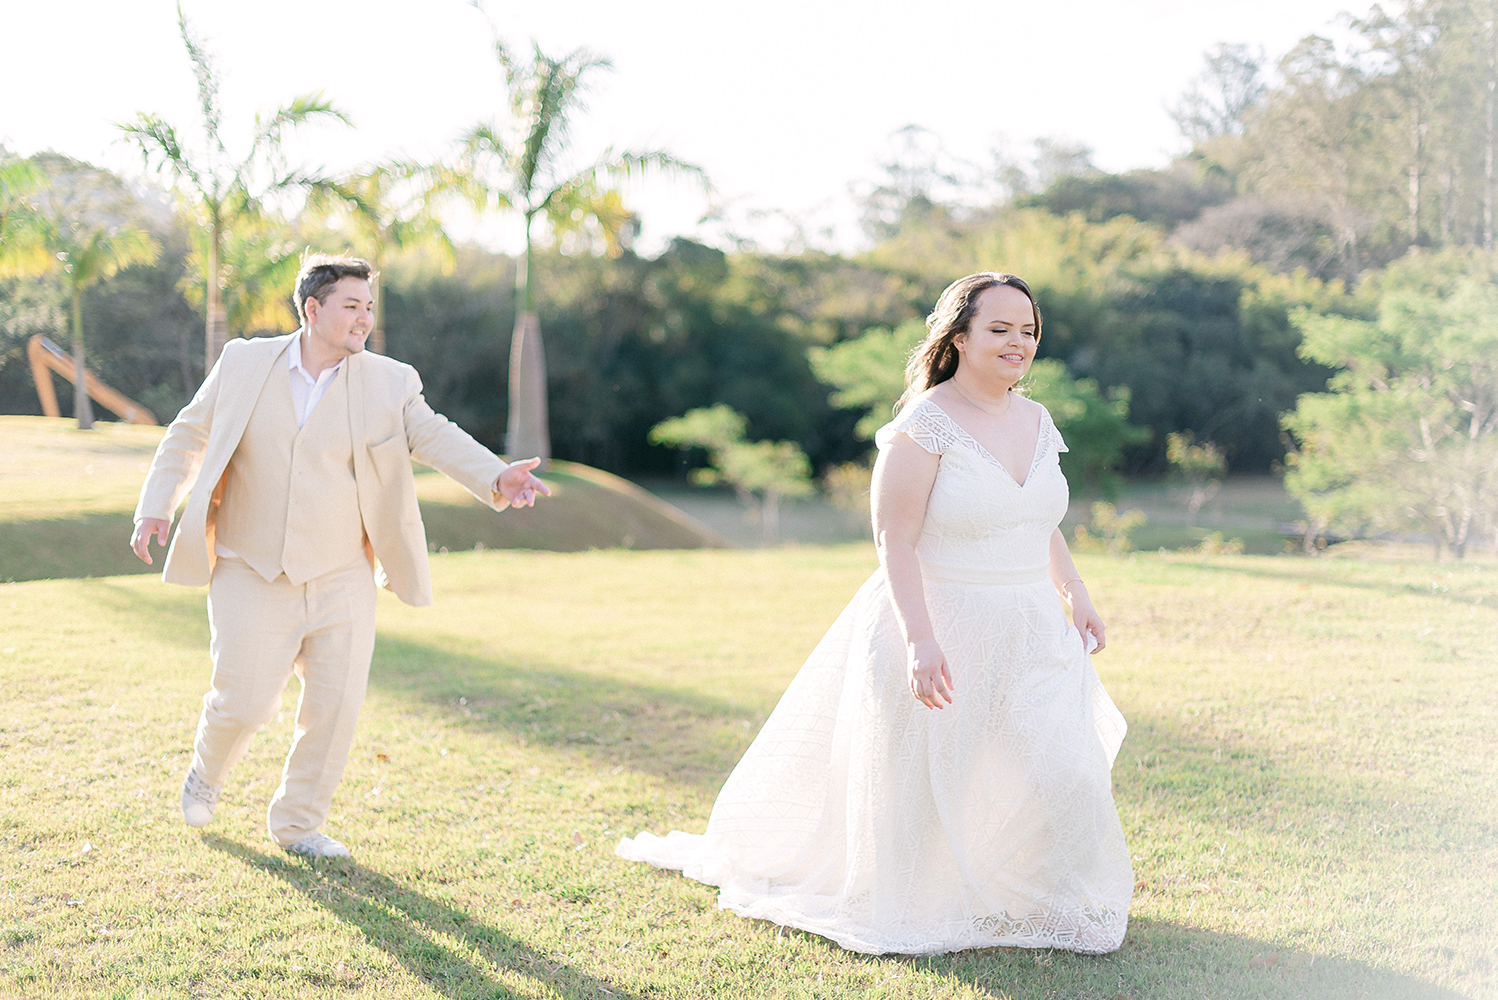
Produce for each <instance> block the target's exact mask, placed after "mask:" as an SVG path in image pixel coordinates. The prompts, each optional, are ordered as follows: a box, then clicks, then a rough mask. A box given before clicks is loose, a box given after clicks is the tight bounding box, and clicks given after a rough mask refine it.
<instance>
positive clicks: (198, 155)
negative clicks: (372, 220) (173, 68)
mask: <svg viewBox="0 0 1498 1000" xmlns="http://www.w3.org/2000/svg"><path fill="white" fill-rule="evenodd" d="M177 26H178V28H179V29H180V30H181V32H182V42H183V44H184V45H186V46H187V55H188V58H189V59H191V60H192V64H193V69H194V71H195V74H196V76H197V80H198V102H199V104H200V106H201V108H202V115H203V118H202V122H201V125H202V142H201V144H199V145H198V146H197V147H196V148H189V147H188V145H187V144H186V143H184V142H183V140H182V139H181V137H180V136H179V134H178V131H177V129H176V128H175V127H174V126H173V125H171V124H170V123H169V122H167V121H165V120H164V119H162V118H161V117H160V116H158V115H152V114H146V113H144V112H142V113H140V114H138V115H136V118H135V121H133V122H129V123H126V124H121V125H119V128H120V129H121V130H123V131H124V133H125V134H126V135H127V136H128V137H129V138H130V139H131V141H133V142H134V143H135V144H136V145H137V146H139V147H140V151H141V154H142V156H144V158H145V160H146V164H147V166H148V167H149V166H153V165H154V166H155V167H156V168H157V169H160V170H164V171H166V172H167V173H168V174H170V175H171V177H172V180H173V182H174V183H175V184H176V185H177V188H178V190H179V191H180V192H181V194H182V195H183V197H184V198H185V199H186V200H187V201H189V202H190V203H191V204H192V209H193V214H194V215H195V216H196V217H197V218H198V219H199V224H200V226H201V227H202V230H203V233H202V235H203V237H204V239H203V260H204V270H203V277H204V286H205V288H206V306H207V309H206V319H207V326H206V331H205V337H204V340H205V349H204V355H205V359H204V364H205V366H206V367H205V368H204V369H203V370H204V372H205V373H206V372H207V371H208V369H209V368H212V367H213V365H214V363H215V362H216V361H217V360H218V356H219V353H220V352H222V351H223V349H224V343H225V342H226V341H227V340H228V339H229V327H228V316H227V315H226V313H225V310H224V305H223V300H222V297H221V296H220V294H219V291H220V283H221V282H222V281H223V280H224V275H223V273H222V271H221V268H222V265H223V249H224V241H225V239H226V237H227V234H228V233H229V231H230V230H231V228H232V227H233V226H235V225H237V224H239V223H241V222H242V221H247V220H254V219H255V218H256V217H258V216H259V215H260V213H261V211H262V203H263V202H264V200H265V199H266V198H268V197H272V196H274V195H277V194H283V193H287V192H293V191H307V190H309V189H314V188H317V187H320V186H322V185H324V184H326V183H327V182H326V181H325V180H324V179H323V178H322V177H321V176H320V175H318V174H317V173H315V172H310V171H306V170H300V169H294V168H290V167H288V166H287V165H286V163H285V161H284V159H283V157H282V155H281V146H282V143H283V141H284V140H285V139H286V137H287V135H288V134H289V133H291V132H292V131H294V130H296V129H297V128H299V127H300V126H302V125H305V124H307V123H309V122H312V121H317V120H324V119H334V120H337V121H341V122H343V123H344V124H345V125H346V124H348V118H347V116H345V115H344V114H343V112H342V111H339V110H338V109H337V108H335V107H334V106H333V105H332V104H331V103H330V102H329V101H327V100H325V99H324V98H323V96H322V94H321V93H315V94H303V95H301V96H299V97H295V98H293V99H292V100H291V103H289V104H285V105H282V106H281V107H279V108H277V109H276V110H275V111H274V112H273V113H272V114H271V115H270V116H269V117H268V118H264V119H262V118H261V117H260V116H259V115H256V116H255V128H254V134H253V136H252V137H251V140H250V147H249V151H248V152H247V153H245V155H244V156H243V157H241V158H239V159H237V160H236V159H234V158H232V157H231V156H230V154H229V150H228V147H227V146H226V145H225V144H224V138H223V130H222V124H223V109H222V107H221V105H220V103H219V96H218V89H219V79H218V73H217V71H216V70H215V69H214V66H213V62H212V59H211V58H210V56H209V54H208V51H207V49H206V48H205V47H204V45H203V42H202V40H201V39H200V38H199V37H197V36H196V35H195V34H194V32H193V30H192V28H191V26H190V25H189V24H188V23H187V18H186V16H185V15H184V14H183V13H182V5H181V4H180V3H179V4H178V5H177Z"/></svg>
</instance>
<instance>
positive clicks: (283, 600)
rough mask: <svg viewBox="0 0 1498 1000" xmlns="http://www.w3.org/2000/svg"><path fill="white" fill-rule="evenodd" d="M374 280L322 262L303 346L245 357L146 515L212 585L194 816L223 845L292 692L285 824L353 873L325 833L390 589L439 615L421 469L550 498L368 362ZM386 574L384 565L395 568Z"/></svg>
mask: <svg viewBox="0 0 1498 1000" xmlns="http://www.w3.org/2000/svg"><path fill="white" fill-rule="evenodd" d="M370 278H371V272H370V267H369V264H368V263H366V262H365V261H362V260H359V259H357V258H352V257H333V256H327V255H323V254H316V255H309V256H308V257H306V258H305V259H304V260H303V263H302V269H301V272H300V273H299V274H298V275H297V279H296V309H297V314H298V316H299V317H300V318H301V320H302V328H301V329H300V330H298V331H297V332H296V333H293V334H289V335H287V336H283V337H270V338H264V339H256V340H231V341H230V342H229V343H228V345H227V346H226V347H225V348H224V353H223V356H222V357H221V358H220V359H219V361H218V364H216V365H214V366H213V370H212V371H211V372H209V373H208V378H207V379H206V380H205V381H204V382H203V387H202V388H201V389H199V390H198V394H197V396H195V397H194V398H193V400H192V402H190V403H189V404H187V406H186V407H184V408H183V410H182V412H181V413H179V414H177V419H175V420H173V421H172V424H171V426H170V427H169V428H168V429H167V432H166V436H165V437H164V438H163V439H162V441H161V444H160V446H159V447H157V449H156V456H155V458H154V459H153V460H152V462H151V471H150V472H149V473H148V474H147V476H146V482H145V485H144V486H142V487H141V492H140V503H139V504H138V505H137V506H136V508H135V533H134V535H133V536H132V538H131V540H130V545H131V548H133V549H134V550H135V554H136V555H138V556H140V558H141V559H143V560H144V561H145V562H147V563H150V562H151V553H150V544H151V537H152V536H153V535H154V536H155V538H156V540H157V543H158V544H160V545H165V544H166V539H167V532H168V531H169V530H170V528H171V519H172V515H173V513H174V512H175V511H176V509H177V506H178V504H180V503H181V502H182V498H183V497H184V496H185V495H187V494H188V492H189V490H190V491H191V499H189V500H188V502H187V509H186V510H185V511H184V512H183V514H182V520H181V521H180V522H179V523H178V525H177V533H176V536H175V537H174V538H173V539H172V545H171V548H170V550H169V551H168V552H167V556H166V565H165V566H164V567H163V569H162V577H163V579H165V580H166V581H167V582H168V583H180V584H185V585H187V586H190V587H196V586H202V585H203V584H205V583H206V584H208V622H209V626H210V629H211V639H210V651H211V653H212V655H213V681H212V686H211V687H210V689H209V691H208V694H207V695H205V696H204V698H203V713H202V716H201V717H200V718H199V720H198V731H197V737H196V739H195V741H194V743H193V755H192V765H191V767H190V769H189V770H188V772H187V778H186V780H185V781H184V782H183V785H182V815H183V818H184V819H186V821H187V823H188V825H190V826H205V825H207V823H208V821H209V820H211V819H212V818H213V810H214V806H215V805H216V803H217V802H218V796H219V791H220V789H221V788H222V787H223V782H224V778H225V777H226V776H227V775H228V773H229V769H230V768H231V767H233V766H234V764H235V763H236V762H237V761H239V759H240V758H241V757H243V756H244V754H245V751H246V750H247V749H248V748H249V744H250V739H251V737H253V736H254V734H255V733H257V732H259V731H260V730H261V729H262V728H264V726H265V724H266V723H267V722H269V721H270V720H271V719H273V718H274V717H275V715H276V712H277V710H278V709H279V708H280V700H281V691H282V689H283V688H284V687H285V686H286V683H287V681H288V680H289V679H290V677H291V675H292V673H295V674H296V675H297V676H298V677H299V678H300V679H301V682H302V691H301V700H300V701H299V703H298V705H297V716H296V731H295V735H294V736H293V738H292V742H291V751H290V753H288V754H287V756H286V767H285V771H284V772H283V774H282V777H281V785H280V787H279V788H277V789H276V792H275V795H274V796H272V798H271V802H270V809H269V812H268V816H267V819H268V822H269V824H270V834H271V836H272V837H273V838H274V839H275V841H276V843H278V844H280V845H281V846H282V847H284V848H285V849H286V850H288V851H291V852H293V853H295V854H302V855H306V856H308V857H314V858H326V857H347V856H348V855H349V851H348V848H346V847H344V846H343V845H342V844H340V843H339V842H338V841H336V840H334V839H333V838H331V837H329V836H327V835H326V834H324V833H322V832H321V831H320V830H319V827H321V826H322V824H323V821H324V820H325V819H327V815H328V807H329V805H330V804H331V802H332V800H333V792H334V790H335V789H336V788H337V787H338V782H339V780H340V779H341V778H342V776H343V768H344V764H345V763H346V762H347V761H348V754H349V747H350V745H351V744H352V742H353V738H354V722H355V720H356V719H357V718H358V715H359V706H360V704H361V703H362V702H363V700H364V689H365V684H366V682H367V680H368V677H369V661H370V656H371V655H372V654H373V652H374V639H375V625H374V616H375V587H376V585H377V584H383V585H384V586H385V587H387V588H389V589H390V590H393V591H394V592H395V593H396V595H397V596H398V597H399V598H400V599H401V600H402V601H405V602H406V603H407V604H417V605H424V604H430V603H432V589H431V579H430V576H429V572H428V567H427V546H426V532H425V530H424V529H423V527H422V524H421V514H420V511H419V510H418V508H417V505H416V484H415V482H414V481H413V480H412V478H411V460H412V459H413V458H414V459H416V460H417V461H419V462H423V463H425V464H427V465H430V466H432V467H433V468H436V469H438V470H440V471H442V472H444V473H446V474H447V475H448V476H450V477H451V478H453V479H454V480H456V481H457V482H459V483H461V484H462V485H463V486H465V487H467V489H468V490H469V491H470V492H471V493H473V495H474V496H476V497H478V498H479V499H480V500H481V501H483V502H484V503H486V504H488V505H489V506H491V507H493V508H494V509H495V510H503V509H504V508H505V507H506V506H515V507H528V506H530V505H531V504H532V503H534V502H535V499H536V495H537V494H538V493H539V494H543V495H546V496H550V495H551V491H550V490H549V489H547V488H546V486H545V484H543V483H542V482H541V481H540V480H539V479H537V478H536V477H535V476H534V475H532V474H531V470H532V469H534V468H535V467H536V466H537V465H538V464H539V463H540V459H536V458H533V459H528V460H527V461H524V462H515V463H513V464H508V465H507V464H506V463H505V462H504V461H503V460H501V459H500V458H498V457H496V456H495V455H494V454H493V453H492V452H490V451H489V450H488V449H487V448H485V447H484V446H483V445H480V444H479V443H478V442H477V441H475V440H473V438H471V437H469V436H468V435H467V434H466V433H464V432H463V431H462V430H461V429H459V428H458V426H457V425H455V424H453V423H451V422H450V421H448V419H447V418H446V417H443V416H441V415H440V414H437V413H434V412H433V411H432V408H431V407H430V406H428V405H427V403H426V400H425V399H423V398H422V395H421V378H420V377H419V376H418V375H417V374H416V371H415V369H413V368H411V367H410V366H409V365H404V364H401V363H400V362H398V361H392V360H391V359H389V358H385V357H381V356H380V355H378V354H369V353H365V351H364V340H365V338H366V337H367V336H368V335H369V331H370V329H371V328H372V326H373V323H374V299H373V297H372V294H371V292H370ZM376 560H378V565H377V564H376Z"/></svg>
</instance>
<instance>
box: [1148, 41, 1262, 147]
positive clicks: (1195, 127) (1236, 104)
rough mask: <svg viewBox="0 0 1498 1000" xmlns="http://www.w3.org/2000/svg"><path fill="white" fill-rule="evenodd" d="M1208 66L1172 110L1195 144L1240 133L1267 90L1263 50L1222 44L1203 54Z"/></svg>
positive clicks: (1184, 131)
mask: <svg viewBox="0 0 1498 1000" xmlns="http://www.w3.org/2000/svg"><path fill="white" fill-rule="evenodd" d="M1204 61H1205V63H1206V65H1205V66H1204V67H1203V68H1202V72H1201V73H1200V74H1199V75H1198V76H1197V77H1196V78H1195V79H1194V80H1192V81H1191V85H1190V86H1189V87H1187V89H1186V92H1185V93H1184V94H1182V95H1181V100H1180V101H1179V102H1178V103H1177V104H1176V106H1175V107H1173V108H1171V109H1170V117H1171V118H1173V119H1175V123H1176V126H1177V127H1178V128H1179V129H1180V130H1181V134H1182V135H1183V136H1185V137H1186V139H1187V140H1189V141H1190V143H1191V144H1192V146H1197V145H1199V144H1201V143H1203V142H1207V141H1210V140H1212V139H1216V138H1218V137H1219V136H1224V135H1241V134H1242V133H1243V130H1244V128H1245V126H1246V123H1247V121H1248V117H1249V115H1250V113H1251V112H1252V111H1253V110H1254V109H1255V108H1256V107H1258V105H1259V102H1261V101H1262V100H1263V99H1264V95H1265V94H1266V93H1268V90H1269V88H1268V86H1267V85H1266V84H1265V83H1264V50H1263V48H1262V47H1261V48H1260V49H1259V50H1258V51H1255V50H1254V49H1253V48H1251V47H1250V46H1247V45H1229V44H1227V43H1222V44H1220V45H1218V46H1217V47H1216V48H1215V49H1214V50H1212V51H1211V52H1209V53H1207V55H1206V56H1205V57H1204Z"/></svg>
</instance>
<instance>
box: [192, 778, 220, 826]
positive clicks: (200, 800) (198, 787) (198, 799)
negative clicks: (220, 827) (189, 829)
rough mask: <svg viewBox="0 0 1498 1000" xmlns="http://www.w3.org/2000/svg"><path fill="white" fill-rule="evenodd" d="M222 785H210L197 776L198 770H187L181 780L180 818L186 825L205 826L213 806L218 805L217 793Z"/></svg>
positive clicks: (211, 813)
mask: <svg viewBox="0 0 1498 1000" xmlns="http://www.w3.org/2000/svg"><path fill="white" fill-rule="evenodd" d="M223 788H224V786H223V785H210V784H208V782H206V781H204V780H203V779H202V778H200V777H198V772H196V771H193V770H189V771H188V772H187V778H186V780H184V781H183V782H182V818H183V819H185V820H186V821H187V825H188V826H207V825H208V821H209V820H211V819H213V807H214V806H216V805H218V793H219V792H221V791H223Z"/></svg>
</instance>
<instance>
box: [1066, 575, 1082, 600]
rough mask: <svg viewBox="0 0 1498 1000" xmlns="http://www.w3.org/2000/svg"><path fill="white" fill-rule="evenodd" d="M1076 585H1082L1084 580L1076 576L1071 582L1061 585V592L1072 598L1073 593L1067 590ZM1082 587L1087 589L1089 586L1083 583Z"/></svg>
mask: <svg viewBox="0 0 1498 1000" xmlns="http://www.w3.org/2000/svg"><path fill="white" fill-rule="evenodd" d="M1074 583H1082V578H1081V577H1080V576H1074V577H1072V578H1071V579H1070V580H1067V581H1066V582H1065V583H1063V584H1062V585H1061V592H1062V593H1063V594H1065V595H1066V596H1067V597H1070V596H1071V591H1070V590H1067V589H1066V588H1067V587H1070V586H1071V585H1072V584H1074ZM1082 586H1084V587H1085V586H1087V584H1085V583H1082Z"/></svg>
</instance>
